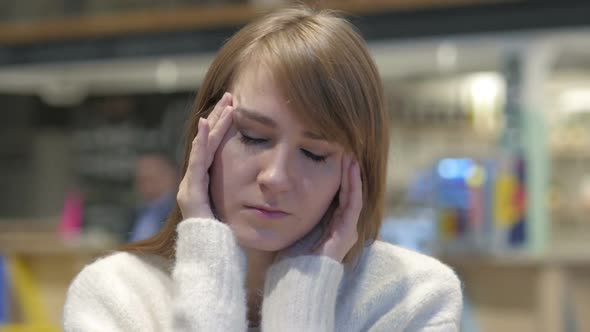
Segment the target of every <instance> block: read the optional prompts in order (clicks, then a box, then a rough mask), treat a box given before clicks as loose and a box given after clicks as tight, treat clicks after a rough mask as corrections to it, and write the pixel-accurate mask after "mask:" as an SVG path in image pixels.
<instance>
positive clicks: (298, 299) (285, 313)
mask: <svg viewBox="0 0 590 332" xmlns="http://www.w3.org/2000/svg"><path fill="white" fill-rule="evenodd" d="M343 271H344V268H343V265H342V264H340V263H339V262H337V261H335V260H333V259H331V258H328V257H325V256H309V255H308V256H296V257H290V258H287V259H284V260H281V261H279V262H278V263H276V264H274V265H273V266H271V267H270V268H269V270H268V272H267V276H266V282H265V287H264V301H263V304H262V331H263V332H278V331H281V332H283V331H287V332H288V331H309V332H316V331H322V332H325V331H334V321H335V308H336V297H337V295H338V288H339V285H340V281H341V280H342V275H343Z"/></svg>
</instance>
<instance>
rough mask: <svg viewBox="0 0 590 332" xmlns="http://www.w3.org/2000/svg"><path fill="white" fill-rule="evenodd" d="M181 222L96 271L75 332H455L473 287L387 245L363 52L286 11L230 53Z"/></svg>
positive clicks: (191, 146) (67, 321)
mask: <svg viewBox="0 0 590 332" xmlns="http://www.w3.org/2000/svg"><path fill="white" fill-rule="evenodd" d="M189 121H190V123H189V126H188V137H189V138H190V139H189V140H187V141H188V143H187V145H186V148H185V153H186V155H185V156H186V158H185V163H184V169H183V179H182V181H181V183H180V186H179V190H178V194H177V203H178V204H177V207H176V209H175V210H174V211H173V213H172V214H171V215H170V217H169V218H168V220H167V222H166V225H165V227H164V228H163V229H162V230H161V231H160V232H159V233H157V234H156V235H155V236H153V237H152V238H150V239H147V240H145V241H143V242H138V243H135V244H132V245H130V246H128V247H126V248H124V250H123V251H121V252H118V253H115V254H112V255H110V256H108V257H105V258H103V259H100V260H98V261H96V262H95V263H93V264H91V265H89V266H87V267H86V268H85V269H84V270H83V271H82V272H81V273H80V274H79V275H78V276H77V277H76V279H75V280H74V281H73V283H72V285H71V286H70V289H69V292H68V296H67V302H66V305H65V308H64V320H63V324H64V329H65V331H68V332H69V331H125V332H131V331H141V332H146V331H248V330H251V331H258V330H262V331H272V332H275V331H281V332H282V331H457V330H458V329H459V328H458V326H459V317H460V312H461V306H462V303H461V288H460V283H459V281H458V279H457V277H456V275H455V274H454V273H453V271H452V270H450V269H449V268H448V267H446V266H444V265H443V264H441V263H440V262H438V261H436V260H435V259H433V258H429V257H426V256H422V255H420V254H417V253H413V252H410V251H407V250H404V249H401V248H399V247H395V246H392V245H389V244H385V243H382V242H379V241H376V238H377V234H378V231H379V228H380V225H381V219H382V213H383V212H382V211H383V204H384V192H385V188H384V187H385V176H386V161H387V153H388V140H389V135H388V127H387V123H388V117H387V114H386V111H385V109H384V100H383V91H382V85H381V81H380V78H379V75H378V72H377V69H376V67H375V64H374V63H373V61H372V59H371V57H370V55H369V53H368V51H367V48H366V45H365V42H364V41H363V39H362V38H361V37H360V36H359V35H358V34H357V33H356V32H355V30H354V28H353V27H352V26H351V25H350V24H349V23H348V22H347V21H346V20H344V19H342V18H340V17H338V16H337V15H335V14H334V13H332V12H329V11H315V10H312V9H308V8H295V9H285V10H281V11H278V12H276V13H273V14H270V15H268V16H265V17H263V18H261V19H259V20H257V21H255V22H253V23H251V24H249V25H247V26H246V27H244V28H243V29H242V30H241V31H239V32H238V33H237V34H236V35H235V36H233V37H232V38H231V39H230V40H229V41H228V42H227V43H226V44H225V45H224V47H223V48H222V49H221V50H220V52H219V53H218V54H217V56H216V58H215V60H214V61H213V64H212V65H211V67H210V69H209V71H208V73H207V75H206V77H205V80H204V82H203V85H202V86H201V87H200V89H199V93H198V96H197V98H196V102H195V107H194V113H193V115H192V117H191V118H190V120H189Z"/></svg>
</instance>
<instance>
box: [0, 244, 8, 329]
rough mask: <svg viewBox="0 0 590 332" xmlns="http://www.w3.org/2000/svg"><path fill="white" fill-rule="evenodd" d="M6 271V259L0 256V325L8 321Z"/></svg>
mask: <svg viewBox="0 0 590 332" xmlns="http://www.w3.org/2000/svg"><path fill="white" fill-rule="evenodd" d="M8 316H9V313H8V271H7V269H6V260H5V259H4V257H2V256H0V325H1V324H6V323H8Z"/></svg>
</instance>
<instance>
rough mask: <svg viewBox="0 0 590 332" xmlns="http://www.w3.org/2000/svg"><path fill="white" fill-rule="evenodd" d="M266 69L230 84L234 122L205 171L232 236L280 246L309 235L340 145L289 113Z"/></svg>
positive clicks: (332, 178)
mask: <svg viewBox="0 0 590 332" xmlns="http://www.w3.org/2000/svg"><path fill="white" fill-rule="evenodd" d="M275 87H276V84H274V82H273V81H272V79H270V75H268V74H267V73H266V71H265V70H264V67H260V66H255V67H253V68H252V69H250V70H249V71H247V72H245V73H243V75H241V76H240V78H239V79H238V80H237V82H235V84H234V87H233V89H232V90H233V91H231V92H232V94H233V106H234V113H233V125H232V127H231V128H230V129H229V131H228V132H227V134H226V135H225V137H224V139H223V141H222V143H221V145H220V147H219V149H218V151H217V153H216V155H215V158H214V160H213V165H212V166H211V169H210V175H211V199H212V202H213V206H214V209H215V213H216V215H217V216H218V217H219V218H220V219H221V220H223V221H224V222H226V223H227V224H229V225H230V227H231V228H232V230H233V231H234V234H235V235H236V237H237V239H238V242H239V243H240V244H241V245H243V246H245V247H247V248H252V249H258V250H265V251H276V250H281V249H284V248H286V247H288V246H289V245H291V244H292V243H294V242H295V241H296V240H298V239H300V238H301V237H303V236H304V235H305V234H306V233H308V232H309V231H310V230H311V229H312V228H313V227H314V226H315V225H316V224H317V223H318V222H319V221H320V220H321V218H322V216H323V215H324V213H325V212H326V210H327V209H328V207H329V206H330V203H331V202H332V200H333V198H334V196H335V194H336V192H337V191H338V188H339V187H340V178H341V158H342V153H343V149H342V148H341V147H340V146H339V145H338V144H336V143H333V142H328V141H326V140H324V139H322V138H321V136H319V135H318V133H315V132H313V131H309V129H308V128H306V127H305V126H303V124H302V123H301V122H300V121H299V120H298V119H297V118H296V117H295V116H294V114H293V112H292V111H291V110H290V109H289V107H288V102H287V101H286V100H285V99H284V98H283V97H282V96H281V95H280V94H279V92H278V90H277V89H276V88H275Z"/></svg>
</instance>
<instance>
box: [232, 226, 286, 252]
mask: <svg viewBox="0 0 590 332" xmlns="http://www.w3.org/2000/svg"><path fill="white" fill-rule="evenodd" d="M234 234H235V236H236V240H237V241H238V243H239V244H240V246H242V247H244V248H248V249H255V250H262V251H279V250H281V249H284V248H285V247H286V244H285V243H284V242H285V241H281V239H280V238H279V237H278V236H277V234H274V232H272V231H266V230H264V231H260V230H255V229H247V230H244V229H235V230H234Z"/></svg>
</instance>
